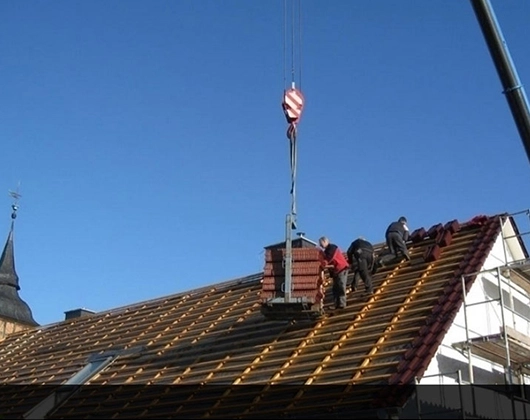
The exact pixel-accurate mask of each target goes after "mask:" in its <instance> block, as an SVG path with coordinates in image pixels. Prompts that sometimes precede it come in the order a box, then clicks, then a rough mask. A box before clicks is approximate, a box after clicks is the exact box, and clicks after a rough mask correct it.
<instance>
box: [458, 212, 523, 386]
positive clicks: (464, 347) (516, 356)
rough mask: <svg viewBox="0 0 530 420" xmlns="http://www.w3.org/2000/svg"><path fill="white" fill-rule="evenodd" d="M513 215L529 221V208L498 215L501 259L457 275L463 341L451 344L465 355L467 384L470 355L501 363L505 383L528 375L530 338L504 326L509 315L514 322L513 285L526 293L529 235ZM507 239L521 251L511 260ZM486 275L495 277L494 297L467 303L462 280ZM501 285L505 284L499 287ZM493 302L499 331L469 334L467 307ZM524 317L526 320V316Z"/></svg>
mask: <svg viewBox="0 0 530 420" xmlns="http://www.w3.org/2000/svg"><path fill="white" fill-rule="evenodd" d="M517 216H524V217H525V218H526V219H527V221H528V223H529V224H530V210H524V211H521V212H517V213H512V214H509V215H506V216H501V217H500V218H499V223H500V224H501V237H502V245H503V252H504V261H502V262H501V264H499V265H498V266H497V267H495V268H491V269H487V270H482V271H479V272H475V273H470V274H466V275H462V276H461V281H462V294H463V311H464V324H465V325H464V326H465V331H466V340H465V341H463V342H458V343H453V347H454V348H456V349H458V350H460V351H462V353H463V354H464V355H465V354H467V359H468V370H469V381H470V383H471V384H473V383H474V375H473V358H474V357H479V358H481V359H484V360H488V361H490V362H493V363H495V364H497V365H501V366H503V367H504V372H505V383H506V384H507V385H511V384H514V375H517V377H518V381H519V383H521V384H524V379H525V376H526V375H529V376H530V337H529V336H527V335H525V334H522V333H520V332H518V331H516V330H515V329H514V328H512V327H510V326H509V325H507V317H508V316H510V315H511V316H512V320H513V322H515V316H516V312H515V310H514V300H513V292H514V291H515V287H516V286H518V287H519V288H521V289H522V290H524V291H525V292H526V293H527V294H528V296H530V257H529V255H528V253H527V251H526V246H525V245H524V239H525V235H530V230H529V231H527V232H523V233H520V232H519V231H518V227H517V224H516V223H515V218H516V217H517ZM508 229H510V230H513V232H514V233H513V234H511V232H510V233H509V234H507V232H506V231H507V230H508ZM509 240H516V241H519V244H520V245H521V249H522V251H523V258H518V259H514V258H513V256H512V255H510V254H509V250H508V241H509ZM486 275H490V276H493V277H495V278H496V280H497V284H496V287H497V290H498V292H497V295H498V297H497V298H492V299H486V300H483V301H479V302H473V303H469V302H468V296H467V295H468V293H467V292H466V279H467V278H474V277H479V276H486ZM503 285H504V286H505V287H503ZM503 291H504V292H505V293H506V292H507V294H508V299H509V304H508V305H506V302H505V293H503ZM495 302H498V303H499V306H500V318H501V319H500V323H501V325H500V331H499V333H496V334H488V335H478V336H475V337H471V331H470V322H469V313H468V312H469V308H470V307H472V306H477V305H484V304H490V303H495ZM517 316H519V317H522V318H525V317H524V316H523V315H521V314H517ZM526 320H527V321H528V322H529V323H530V318H529V319H526ZM514 368H515V369H514Z"/></svg>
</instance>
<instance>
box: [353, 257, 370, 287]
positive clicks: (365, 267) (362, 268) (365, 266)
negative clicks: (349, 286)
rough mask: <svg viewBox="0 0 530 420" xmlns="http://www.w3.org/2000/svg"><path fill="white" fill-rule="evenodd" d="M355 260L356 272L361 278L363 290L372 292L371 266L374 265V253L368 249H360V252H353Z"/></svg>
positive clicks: (355, 282)
mask: <svg viewBox="0 0 530 420" xmlns="http://www.w3.org/2000/svg"><path fill="white" fill-rule="evenodd" d="M354 255H355V260H356V261H357V273H359V276H360V277H361V278H362V279H363V282H364V287H365V290H366V291H367V292H368V293H373V292H374V288H373V286H372V268H373V265H374V255H373V254H372V253H371V252H370V251H366V250H361V252H360V253H355V254H354ZM356 277H357V276H355V277H354V279H353V281H354V283H353V285H354V288H355V287H356V286H357V279H356Z"/></svg>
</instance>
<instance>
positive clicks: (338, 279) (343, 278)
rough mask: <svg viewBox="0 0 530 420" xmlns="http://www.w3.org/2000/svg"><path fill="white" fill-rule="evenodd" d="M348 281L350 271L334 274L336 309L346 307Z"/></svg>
mask: <svg viewBox="0 0 530 420" xmlns="http://www.w3.org/2000/svg"><path fill="white" fill-rule="evenodd" d="M347 281H348V269H347V268H346V269H344V270H342V271H341V272H340V273H337V274H333V300H334V301H335V308H345V307H346V283H347Z"/></svg>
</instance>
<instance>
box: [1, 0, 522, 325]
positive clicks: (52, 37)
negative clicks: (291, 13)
mask: <svg viewBox="0 0 530 420" xmlns="http://www.w3.org/2000/svg"><path fill="white" fill-rule="evenodd" d="M492 5H493V8H494V10H495V13H496V16H497V19H498V21H499V23H500V25H501V28H502V32H503V35H504V38H505V40H506V42H507V45H508V47H509V50H510V53H511V56H512V59H513V61H514V63H515V65H516V68H517V72H518V74H519V77H520V79H521V82H522V83H523V85H524V83H525V82H527V81H529V80H530V56H529V55H528V24H529V22H530V2H526V1H522V0H518V1H516V0H509V1H508V0H506V1H504V0H503V1H500V0H496V1H493V0H492ZM0 15H1V16H2V17H3V23H2V25H0V39H1V40H2V41H1V42H0V57H1V61H0V62H1V66H0V76H1V78H0V80H1V84H0V86H1V87H0V127H1V131H0V135H1V137H2V148H3V150H2V156H3V158H2V165H0V196H3V197H4V198H2V199H1V200H0V204H1V203H2V202H3V203H4V204H3V207H4V211H3V213H4V223H3V225H4V229H3V231H4V234H5V235H6V236H7V233H8V231H9V224H10V213H11V209H10V205H11V202H12V199H11V197H10V196H9V195H8V190H13V189H15V188H16V187H17V184H18V182H19V181H20V193H21V194H22V198H21V200H20V209H19V212H18V218H17V221H16V227H15V255H16V269H17V273H18V275H19V277H20V286H21V290H20V296H21V297H22V299H24V300H25V301H26V302H27V303H28V304H29V305H30V307H31V308H32V310H33V314H34V317H35V319H36V320H37V322H39V323H41V324H47V323H51V322H56V321H60V320H62V319H63V317H64V313H63V312H64V311H66V310H70V309H75V308H79V307H85V308H88V309H91V310H94V311H101V310H107V309H111V308H114V307H119V306H123V305H127V304H131V303H135V302H139V301H142V300H147V299H152V298H157V297H160V296H164V295H170V294H173V293H178V292H183V291H186V290H189V289H193V288H196V287H201V286H205V285H209V284H214V283H216V282H220V281H224V280H229V279H231V278H235V277H239V276H244V275H248V274H253V273H257V272H259V271H260V270H262V268H263V264H264V255H263V247H264V246H266V245H269V244H271V243H275V242H279V241H282V240H283V239H284V235H285V232H284V231H285V229H284V227H285V215H286V214H287V213H288V212H289V206H290V195H289V189H290V167H289V149H288V140H287V139H286V137H285V130H286V128H287V124H286V121H285V118H284V116H283V113H282V110H281V107H280V103H281V98H282V93H283V88H284V63H283V0H260V1H245V0H223V1H219V0H218V1H214V0H179V1H169V0H167V1H162V0H149V1H145V0H143V1H139V0H127V1H124V0H123V1H112V2H103V1H70V0H69V1H63V0H55V1H48V2H44V1H40V2H38V1H27V2H19V1H4V2H1V3H0ZM298 64H299V63H297V65H298ZM301 72H302V80H301V83H302V85H301V88H302V91H303V93H304V95H305V98H306V106H305V109H304V113H303V116H302V119H301V122H300V127H299V138H298V145H299V146H298V147H299V149H298V177H297V207H298V226H299V228H300V230H302V231H304V232H305V233H306V235H307V236H308V237H310V238H312V239H317V238H318V237H319V236H321V235H327V236H329V237H330V239H331V240H332V242H335V243H337V244H338V245H339V246H341V247H342V248H347V246H348V245H349V243H350V242H351V241H352V240H353V239H354V238H356V237H357V236H359V235H363V236H365V237H367V238H368V239H369V240H371V241H372V242H381V241H382V240H383V238H384V231H385V228H386V226H387V225H388V224H389V223H390V222H391V221H393V220H395V219H396V218H397V217H399V216H401V215H405V216H407V218H408V220H409V225H410V228H411V229H415V228H417V227H421V226H424V227H426V228H428V227H430V226H431V225H432V224H434V223H438V222H442V223H444V222H447V221H449V220H452V219H455V218H456V219H459V220H460V221H466V220H468V219H469V218H471V217H473V216H475V215H477V214H494V213H497V212H504V211H507V212H515V211H519V210H523V209H526V208H528V207H530V202H529V201H528V195H527V193H528V190H529V187H530V164H529V161H528V158H527V156H526V154H525V151H524V148H523V145H522V141H521V139H520V137H519V134H518V132H517V129H516V126H515V123H514V121H513V118H512V114H511V113H510V110H509V107H508V104H507V102H506V99H505V97H504V95H503V94H502V85H501V82H500V80H499V77H498V75H497V73H496V70H495V67H494V64H493V61H492V59H491V57H490V55H489V51H488V50H487V47H486V43H485V40H484V38H483V35H482V33H481V31H480V27H479V25H478V22H477V19H476V17H475V15H474V12H473V10H472V7H471V4H470V2H469V1H463V0H462V1H457V0H451V1H447V0H432V1H429V2H426V1H420V0H415V1H412V0H404V1H400V2H397V1H394V2H390V1H382V0H381V1H373V0H370V1H369V0H356V1H351V0H341V1H338V0H337V1H329V2H327V1H322V0H320V1H317V0H302V64H301ZM2 189H3V190H4V191H5V193H1V190H2ZM0 210H1V208H0ZM0 216H1V212H0ZM0 221H1V217H0ZM0 226H1V225H0ZM0 234H1V230H0Z"/></svg>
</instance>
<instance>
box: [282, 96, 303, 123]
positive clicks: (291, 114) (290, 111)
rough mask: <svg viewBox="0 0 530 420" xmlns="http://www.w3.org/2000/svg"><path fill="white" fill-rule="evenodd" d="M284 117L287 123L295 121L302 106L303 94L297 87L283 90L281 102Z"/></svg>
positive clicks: (300, 113)
mask: <svg viewBox="0 0 530 420" xmlns="http://www.w3.org/2000/svg"><path fill="white" fill-rule="evenodd" d="M282 108H283V112H284V113H285V118H287V122H288V123H289V124H292V123H297V122H298V120H299V119H300V115H302V109H303V108H304V96H303V95H302V92H300V91H299V90H298V89H295V88H291V89H289V90H286V91H285V94H284V95H283V103H282Z"/></svg>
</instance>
